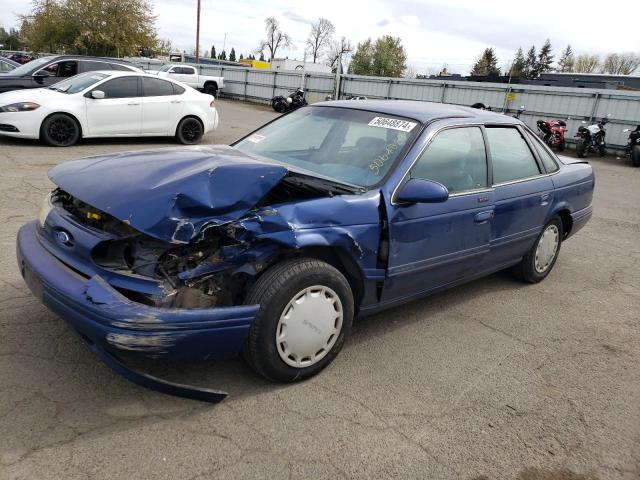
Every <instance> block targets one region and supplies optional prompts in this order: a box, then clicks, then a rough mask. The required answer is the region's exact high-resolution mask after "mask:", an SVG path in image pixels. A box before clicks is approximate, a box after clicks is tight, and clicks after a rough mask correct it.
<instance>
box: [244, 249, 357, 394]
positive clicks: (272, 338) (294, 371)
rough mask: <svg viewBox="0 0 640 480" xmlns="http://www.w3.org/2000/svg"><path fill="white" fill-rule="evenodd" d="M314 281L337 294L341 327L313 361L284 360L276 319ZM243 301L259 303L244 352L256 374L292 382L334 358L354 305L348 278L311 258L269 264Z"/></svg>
mask: <svg viewBox="0 0 640 480" xmlns="http://www.w3.org/2000/svg"><path fill="white" fill-rule="evenodd" d="M317 285H320V286H324V287H329V288H330V289H331V290H332V291H333V292H334V293H336V294H337V296H338V297H339V298H340V303H341V305H342V313H343V318H342V328H341V329H340V332H339V334H338V338H337V339H336V340H335V343H333V346H332V347H331V348H330V349H329V350H328V352H326V353H325V354H324V356H323V357H322V358H320V359H319V360H318V361H317V362H316V363H313V364H311V365H309V366H302V367H294V366H291V365H289V364H287V363H285V361H284V360H283V358H281V356H280V353H279V351H278V342H276V330H277V328H278V322H279V320H280V317H281V315H282V314H283V313H284V310H285V309H286V308H287V306H288V305H289V302H291V301H292V300H294V299H295V298H297V296H298V295H299V294H300V292H302V291H303V290H304V289H306V288H308V287H312V286H317ZM245 303H246V304H247V305H255V304H259V305H260V310H258V314H257V315H256V317H255V319H254V320H253V323H252V324H251V329H250V330H249V335H248V338H247V343H246V345H245V348H244V352H243V356H244V358H245V360H246V361H247V363H248V364H249V365H250V366H251V367H252V368H253V369H254V370H255V371H256V372H257V373H258V374H260V375H262V376H263V377H265V378H267V379H269V380H272V381H278V382H294V381H298V380H303V379H305V378H309V377H311V376H313V375H315V374H317V373H318V372H320V371H321V370H322V369H323V368H325V367H326V366H327V365H329V364H330V363H331V362H332V361H333V359H334V358H335V357H336V355H337V354H338V352H340V350H341V349H342V346H343V345H344V342H345V339H346V338H347V337H348V336H349V333H350V332H351V325H352V323H353V314H354V305H353V294H352V292H351V288H350V286H349V282H348V281H347V279H346V278H345V277H344V275H343V274H342V273H340V271H339V270H337V269H336V268H334V267H332V266H331V265H329V264H328V263H325V262H322V261H319V260H315V259H312V258H299V259H293V260H288V261H285V262H283V263H280V264H277V265H274V266H273V267H271V268H270V269H269V270H267V271H266V272H265V273H264V274H263V275H262V276H261V277H260V278H259V279H258V281H257V282H256V283H255V284H254V285H253V287H252V288H251V290H250V291H249V295H248V296H247V298H246V300H245ZM312 331H313V330H310V333H311V332H312ZM313 333H315V332H313Z"/></svg>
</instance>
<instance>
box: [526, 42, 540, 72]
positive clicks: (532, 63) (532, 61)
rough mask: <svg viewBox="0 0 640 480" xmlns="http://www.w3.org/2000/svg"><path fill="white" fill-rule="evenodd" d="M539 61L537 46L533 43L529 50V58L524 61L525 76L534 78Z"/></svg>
mask: <svg viewBox="0 0 640 480" xmlns="http://www.w3.org/2000/svg"><path fill="white" fill-rule="evenodd" d="M537 61H538V60H537V56H536V46H535V45H531V48H530V49H529V51H528V52H527V58H526V59H525V61H524V78H533V75H535V69H536V63H537Z"/></svg>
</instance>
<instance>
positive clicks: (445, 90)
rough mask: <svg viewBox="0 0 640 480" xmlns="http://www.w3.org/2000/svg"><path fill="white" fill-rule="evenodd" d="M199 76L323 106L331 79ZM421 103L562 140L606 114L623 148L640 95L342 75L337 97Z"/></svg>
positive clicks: (639, 116) (241, 92)
mask: <svg viewBox="0 0 640 480" xmlns="http://www.w3.org/2000/svg"><path fill="white" fill-rule="evenodd" d="M135 60H136V61H137V62H138V63H142V64H143V66H144V68H147V69H150V70H156V69H159V68H160V66H161V65H162V63H159V62H157V61H155V62H148V63H147V64H145V62H140V60H137V59H135ZM197 67H198V68H199V69H200V72H201V73H202V74H204V75H214V76H221V77H224V81H225V86H224V89H223V91H222V92H221V94H222V95H223V96H225V97H232V98H239V99H243V100H249V101H255V102H260V103H266V102H268V101H269V100H271V98H273V97H274V96H275V95H284V94H286V93H288V92H290V91H292V90H294V89H296V88H298V87H300V86H303V87H304V88H305V90H306V91H307V100H308V101H309V102H310V103H314V102H318V101H323V100H325V98H326V97H327V95H332V94H333V93H334V92H335V81H336V78H335V75H330V74H320V73H315V72H313V73H311V72H307V73H306V74H304V77H303V73H302V72H301V71H280V70H262V69H253V68H242V67H223V66H217V65H197ZM350 96H366V97H368V98H384V99H402V100H421V101H427V102H441V103H450V104H455V105H471V104H474V103H476V102H481V103H484V104H485V105H487V106H490V107H491V108H492V109H493V110H496V111H506V112H507V113H509V112H514V111H515V110H517V109H518V108H519V107H520V106H521V105H523V106H524V108H525V111H524V113H523V114H522V115H521V117H520V119H521V120H522V121H524V122H525V123H526V124H527V125H529V126H530V127H531V128H532V129H533V130H534V131H535V130H536V120H538V119H541V118H543V119H551V118H557V119H564V120H567V128H568V132H567V133H568V135H567V140H568V141H569V142H571V141H572V139H573V136H574V135H575V132H576V131H577V130H578V126H579V125H580V124H581V122H582V121H586V122H589V123H591V122H594V121H595V120H596V119H599V118H602V117H604V116H606V115H607V114H610V115H611V117H610V119H609V122H610V123H609V125H607V127H606V130H607V144H608V145H609V147H611V148H617V149H620V148H623V147H624V145H626V143H627V134H625V133H623V132H622V130H623V129H624V128H628V127H635V126H637V125H640V92H631V91H623V90H600V89H598V90H596V89H587V88H561V87H546V86H538V85H519V84H516V85H506V84H502V83H483V82H464V81H452V80H451V81H450V80H408V79H399V78H383V77H364V76H358V75H342V76H341V78H340V88H339V98H344V97H350Z"/></svg>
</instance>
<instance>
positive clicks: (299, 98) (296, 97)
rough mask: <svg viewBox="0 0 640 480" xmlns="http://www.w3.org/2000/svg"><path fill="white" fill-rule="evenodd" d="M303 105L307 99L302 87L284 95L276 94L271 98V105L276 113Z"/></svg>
mask: <svg viewBox="0 0 640 480" xmlns="http://www.w3.org/2000/svg"><path fill="white" fill-rule="evenodd" d="M305 105H307V100H306V99H305V98H304V90H303V89H302V88H298V89H297V90H296V91H295V92H291V93H290V94H289V95H287V96H286V97H283V96H282V95H278V96H276V97H273V98H272V99H271V106H272V107H273V109H274V110H275V111H276V112H278V113H285V112H290V111H292V110H296V109H298V108H300V107H304V106H305Z"/></svg>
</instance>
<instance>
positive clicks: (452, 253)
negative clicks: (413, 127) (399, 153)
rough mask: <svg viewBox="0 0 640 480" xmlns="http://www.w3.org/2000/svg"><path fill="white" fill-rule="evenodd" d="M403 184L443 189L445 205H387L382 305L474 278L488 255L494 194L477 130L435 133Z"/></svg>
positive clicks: (468, 127) (454, 128)
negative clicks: (428, 183)
mask: <svg viewBox="0 0 640 480" xmlns="http://www.w3.org/2000/svg"><path fill="white" fill-rule="evenodd" d="M408 178H421V179H428V180H434V181H437V182H440V183H442V184H443V185H444V186H446V187H447V189H448V190H449V199H448V200H447V201H445V202H443V203H430V204H427V203H413V204H397V203H396V202H394V201H393V199H392V202H391V204H390V205H389V207H388V208H389V209H390V211H389V215H388V218H389V246H390V248H389V261H388V262H389V268H388V275H387V282H386V285H385V289H384V292H383V298H382V301H383V302H388V301H393V300H398V299H401V298H408V297H411V296H413V295H418V294H421V293H425V292H427V291H430V290H433V289H435V288H438V287H442V286H446V285H448V284H451V283H455V282H457V281H460V280H462V279H465V278H468V277H470V276H473V275H474V274H475V273H476V272H477V271H478V265H479V264H480V263H481V262H482V260H483V258H484V256H485V255H486V254H487V253H488V250H489V242H490V237H491V221H492V217H493V192H492V190H491V189H490V188H488V168H487V155H486V149H485V142H484V138H483V132H482V129H481V128H480V127H478V126H456V127H451V128H446V129H444V130H441V131H440V132H438V133H437V134H436V135H435V137H434V138H433V140H432V141H431V143H430V144H429V146H428V147H427V149H426V150H425V151H424V152H423V153H422V154H421V155H420V156H419V158H418V159H417V161H416V162H415V163H414V165H413V166H412V167H411V170H410V171H409V172H408V175H406V176H405V178H404V181H406V180H407V179H408ZM402 185H403V182H401V183H400V185H399V187H398V190H399V189H401V188H402Z"/></svg>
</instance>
